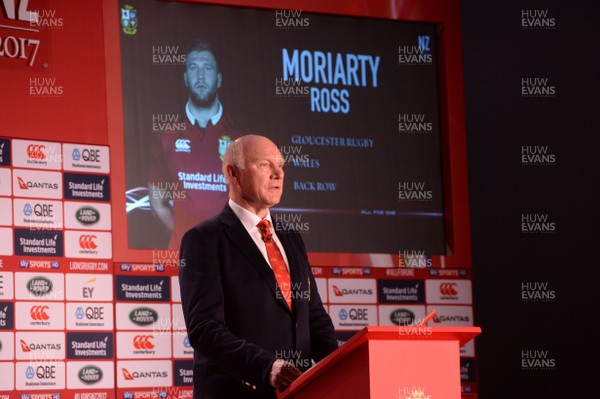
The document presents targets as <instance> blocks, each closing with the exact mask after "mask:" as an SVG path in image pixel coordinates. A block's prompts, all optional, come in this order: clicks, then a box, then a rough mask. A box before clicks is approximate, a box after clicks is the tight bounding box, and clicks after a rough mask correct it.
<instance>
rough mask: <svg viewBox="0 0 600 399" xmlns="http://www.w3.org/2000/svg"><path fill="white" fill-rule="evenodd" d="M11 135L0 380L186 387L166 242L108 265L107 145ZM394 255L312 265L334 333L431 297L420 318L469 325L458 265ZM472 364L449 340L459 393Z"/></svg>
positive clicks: (187, 367)
mask: <svg viewBox="0 0 600 399" xmlns="http://www.w3.org/2000/svg"><path fill="white" fill-rule="evenodd" d="M5 140H6V142H8V143H9V144H10V143H11V140H10V139H5ZM13 142H18V145H16V146H14V145H13V146H12V147H10V146H9V147H5V149H4V151H5V153H6V151H7V150H8V151H10V159H12V160H14V161H16V164H8V165H4V166H3V167H1V169H0V170H1V171H2V176H6V178H7V179H8V180H9V181H10V182H11V183H12V184H11V185H10V186H9V187H10V188H11V189H10V190H9V189H5V190H4V191H2V196H0V199H1V200H2V204H4V205H6V206H7V207H8V208H9V213H8V214H9V216H6V215H5V216H4V217H3V218H2V219H1V220H2V223H3V226H4V227H3V228H4V230H5V233H4V234H5V236H6V237H9V238H11V239H12V245H11V246H7V247H6V248H5V249H4V250H3V257H2V272H1V273H0V299H1V300H2V302H0V343H1V344H2V347H3V348H4V350H2V352H0V354H1V357H0V368H1V369H2V370H5V373H4V374H3V375H6V376H7V377H8V380H6V381H3V383H2V386H1V387H0V389H1V390H3V391H10V390H15V391H16V392H22V393H23V394H36V393H37V394H41V393H42V392H44V393H45V392H50V393H54V395H56V394H61V395H63V396H66V397H68V398H73V399H83V398H84V397H91V396H86V393H87V394H94V395H96V396H93V397H94V398H104V399H105V398H114V397H118V398H127V397H131V398H136V397H145V396H148V395H151V396H153V397H154V396H156V397H188V396H190V395H191V392H192V381H193V380H192V378H193V349H192V347H191V345H190V342H189V340H188V337H187V334H186V329H185V321H184V319H183V313H182V310H181V297H180V294H179V279H178V275H177V274H178V273H177V271H178V267H179V266H180V265H179V259H178V253H177V251H176V250H170V249H164V250H154V251H153V253H152V263H143V264H138V263H118V264H115V265H114V266H113V263H112V259H111V258H112V252H111V251H112V247H111V245H112V236H111V234H112V224H111V202H110V191H109V187H110V176H109V174H108V173H104V174H103V173H102V172H108V171H109V169H108V165H105V164H104V163H108V148H105V147H98V146H90V148H88V146H83V145H77V144H62V145H61V144H60V143H51V142H38V141H31V142H27V141H26V140H13ZM7 148H8V149H7ZM47 149H48V150H47ZM61 149H62V150H63V152H61ZM46 151H48V155H46ZM90 151H91V152H90ZM90 153H93V154H95V155H94V156H90V155H89V154H90ZM27 157H34V158H35V162H34V161H28V160H27ZM44 157H47V158H50V157H52V159H53V160H54V161H56V159H62V164H61V165H62V166H61V167H60V168H56V167H55V166H52V165H54V164H51V163H50V162H49V161H48V162H46V163H45V162H43V161H44V159H45V158H44ZM76 158H77V160H76ZM86 162H87V163H86ZM98 162H100V164H97V163H98ZM89 163H92V164H91V165H92V166H85V165H88V164H89ZM48 165H50V166H48ZM67 165H68V166H67ZM16 166H19V167H16ZM36 168H39V169H40V170H37V169H36ZM42 169H43V170H42ZM47 169H51V170H47ZM37 172H40V173H39V174H38V173H37ZM29 190H32V191H31V192H30V191H29ZM400 266H402V267H400V268H373V267H313V271H314V274H315V277H316V281H317V287H318V290H319V292H320V294H321V296H322V300H323V302H324V304H325V306H326V309H327V310H328V312H329V314H330V315H331V318H332V320H333V323H334V326H335V328H336V331H337V334H338V340H339V343H340V344H342V343H344V342H345V341H346V340H348V339H349V338H350V337H351V336H352V335H353V334H354V333H355V332H356V331H359V330H360V329H362V328H363V327H365V326H368V325H388V326H394V325H396V326H400V325H415V324H418V323H419V321H420V320H422V319H423V318H424V317H425V316H426V315H427V314H428V313H429V312H431V311H432V310H434V309H435V310H436V311H437V313H438V314H437V316H436V317H434V318H433V319H432V321H431V322H430V325H454V326H465V325H473V310H472V292H471V291H472V287H471V280H470V277H471V272H470V269H469V268H465V269H452V270H443V269H437V268H432V267H431V263H430V262H428V259H427V258H423V257H419V256H416V257H406V262H405V263H403V264H402V265H400ZM475 364H476V363H475V348H474V345H473V344H472V343H471V344H468V345H466V346H465V347H463V348H461V365H462V366H461V369H462V370H463V372H462V374H461V378H462V380H463V390H464V391H465V392H466V393H474V392H476V384H475V383H476V381H475V376H474V367H475ZM61 397H62V396H61ZM53 399H57V398H56V397H53Z"/></svg>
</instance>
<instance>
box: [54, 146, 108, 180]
mask: <svg viewBox="0 0 600 399" xmlns="http://www.w3.org/2000/svg"><path fill="white" fill-rule="evenodd" d="M63 154H65V157H64V164H63V169H64V170H68V171H75V172H77V171H82V172H98V173H109V172H110V158H109V148H108V147H105V146H94V145H87V144H86V145H84V144H63Z"/></svg>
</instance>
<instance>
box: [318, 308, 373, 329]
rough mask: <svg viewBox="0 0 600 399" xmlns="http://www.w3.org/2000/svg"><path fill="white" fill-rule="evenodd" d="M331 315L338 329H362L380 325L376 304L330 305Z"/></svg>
mask: <svg viewBox="0 0 600 399" xmlns="http://www.w3.org/2000/svg"><path fill="white" fill-rule="evenodd" d="M329 315H330V316H331V320H332V321H333V325H334V326H335V328H336V330H360V329H362V328H363V327H366V326H374V325H378V323H377V306H375V305H330V306H329Z"/></svg>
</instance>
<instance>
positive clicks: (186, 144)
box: [175, 139, 191, 151]
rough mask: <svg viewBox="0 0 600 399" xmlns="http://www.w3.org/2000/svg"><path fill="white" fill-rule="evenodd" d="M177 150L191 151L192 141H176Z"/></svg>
mask: <svg viewBox="0 0 600 399" xmlns="http://www.w3.org/2000/svg"><path fill="white" fill-rule="evenodd" d="M175 148H176V149H177V151H189V150H190V149H191V148H190V141H189V140H186V139H179V140H176V141H175Z"/></svg>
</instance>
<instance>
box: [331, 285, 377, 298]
mask: <svg viewBox="0 0 600 399" xmlns="http://www.w3.org/2000/svg"><path fill="white" fill-rule="evenodd" d="M333 293H334V294H335V296H345V295H373V290H372V289H369V288H354V289H350V288H342V289H339V288H338V287H337V285H335V284H334V285H333Z"/></svg>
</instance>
